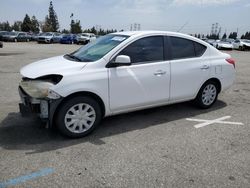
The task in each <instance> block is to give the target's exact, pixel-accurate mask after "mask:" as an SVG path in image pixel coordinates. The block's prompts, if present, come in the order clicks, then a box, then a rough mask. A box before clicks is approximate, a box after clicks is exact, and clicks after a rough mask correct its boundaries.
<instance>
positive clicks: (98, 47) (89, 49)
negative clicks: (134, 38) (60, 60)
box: [70, 34, 129, 62]
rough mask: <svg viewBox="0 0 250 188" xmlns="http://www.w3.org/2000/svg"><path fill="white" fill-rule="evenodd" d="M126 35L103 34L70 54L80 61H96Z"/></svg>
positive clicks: (125, 37)
mask: <svg viewBox="0 0 250 188" xmlns="http://www.w3.org/2000/svg"><path fill="white" fill-rule="evenodd" d="M128 37H129V36H125V35H115V34H109V35H105V36H103V37H100V38H98V39H97V40H96V41H94V42H92V43H89V44H88V45H86V46H83V47H82V48H80V49H79V50H77V51H75V52H73V53H72V54H70V55H71V56H75V57H76V58H78V59H79V60H80V61H84V62H92V61H97V60H98V59H101V58H102V57H103V56H104V55H106V54H107V53H108V52H110V51H111V50H112V49H113V48H115V47H116V46H117V45H119V44H120V43H121V42H123V41H124V40H126V39H127V38H128Z"/></svg>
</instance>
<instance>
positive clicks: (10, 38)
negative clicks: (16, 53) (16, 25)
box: [3, 32, 31, 42]
mask: <svg viewBox="0 0 250 188" xmlns="http://www.w3.org/2000/svg"><path fill="white" fill-rule="evenodd" d="M3 41H6V42H29V41H31V35H29V34H28V33H25V32H8V33H7V34H6V35H3Z"/></svg>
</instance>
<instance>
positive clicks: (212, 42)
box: [205, 39, 216, 46]
mask: <svg viewBox="0 0 250 188" xmlns="http://www.w3.org/2000/svg"><path fill="white" fill-rule="evenodd" d="M205 42H207V43H208V44H210V45H212V46H214V43H215V42H216V40H214V39H206V40H205Z"/></svg>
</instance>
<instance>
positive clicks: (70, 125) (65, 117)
mask: <svg viewBox="0 0 250 188" xmlns="http://www.w3.org/2000/svg"><path fill="white" fill-rule="evenodd" d="M101 119H102V113H101V108H100V105H99V104H98V102H96V101H95V100H94V99H92V98H90V97H75V98H72V99H70V100H68V101H66V102H65V103H63V105H62V106H61V107H60V109H59V111H58V113H57V116H56V125H57V127H58V129H59V131H60V132H61V133H62V134H63V135H65V136H68V137H72V138H80V137H83V136H86V135H87V134H89V133H91V132H92V131H93V130H94V129H95V128H96V126H97V125H98V124H99V123H100V121H101Z"/></svg>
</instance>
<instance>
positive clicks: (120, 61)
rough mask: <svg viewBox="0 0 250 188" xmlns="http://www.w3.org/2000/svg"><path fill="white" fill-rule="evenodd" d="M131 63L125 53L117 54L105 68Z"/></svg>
mask: <svg viewBox="0 0 250 188" xmlns="http://www.w3.org/2000/svg"><path fill="white" fill-rule="evenodd" d="M129 65H131V60H130V57H129V56H127V55H118V56H117V57H116V58H115V61H112V62H110V63H108V65H107V68H110V67H119V66H129Z"/></svg>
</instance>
